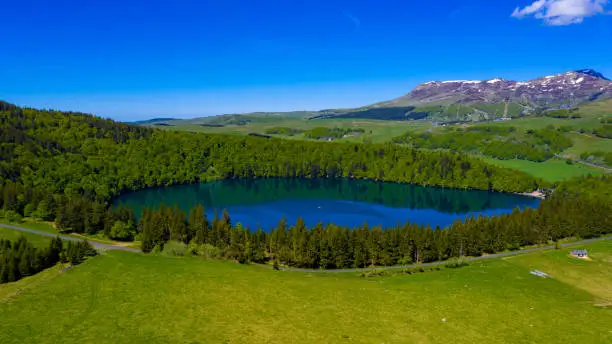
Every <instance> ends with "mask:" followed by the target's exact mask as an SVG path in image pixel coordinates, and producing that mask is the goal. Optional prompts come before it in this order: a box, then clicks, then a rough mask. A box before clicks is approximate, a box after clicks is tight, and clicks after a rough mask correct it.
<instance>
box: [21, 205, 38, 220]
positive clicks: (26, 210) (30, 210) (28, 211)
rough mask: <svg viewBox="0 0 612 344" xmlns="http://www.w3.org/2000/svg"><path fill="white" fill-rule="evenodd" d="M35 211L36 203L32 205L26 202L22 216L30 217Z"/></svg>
mask: <svg viewBox="0 0 612 344" xmlns="http://www.w3.org/2000/svg"><path fill="white" fill-rule="evenodd" d="M35 212H36V205H34V204H32V203H28V204H26V206H25V207H24V208H23V216H25V217H30V216H32V215H33V214H34V213H35Z"/></svg>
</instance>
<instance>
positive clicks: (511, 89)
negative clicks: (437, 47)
mask: <svg viewBox="0 0 612 344" xmlns="http://www.w3.org/2000/svg"><path fill="white" fill-rule="evenodd" d="M611 97H612V81H610V80H608V79H607V78H605V77H604V76H603V75H602V74H600V73H598V72H596V71H594V70H591V69H584V70H577V71H571V72H567V73H563V74H557V75H551V76H545V77H542V78H538V79H534V80H529V81H526V82H517V81H510V80H504V79H502V78H496V79H491V80H456V81H430V82H426V83H424V84H421V85H418V86H417V87H416V88H415V89H414V90H413V91H412V92H410V93H408V94H406V95H405V96H402V97H399V98H397V99H394V100H392V101H390V102H386V103H382V104H380V105H382V106H383V107H391V106H407V105H422V104H427V105H431V104H436V105H448V104H474V103H485V104H494V103H499V102H517V103H520V104H523V105H524V106H526V107H548V106H555V105H576V104H579V103H582V102H585V101H593V100H597V99H600V98H611Z"/></svg>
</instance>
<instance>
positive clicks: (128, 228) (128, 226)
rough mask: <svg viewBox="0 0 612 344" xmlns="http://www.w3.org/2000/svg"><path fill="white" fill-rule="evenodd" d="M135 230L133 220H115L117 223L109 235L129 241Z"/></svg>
mask: <svg viewBox="0 0 612 344" xmlns="http://www.w3.org/2000/svg"><path fill="white" fill-rule="evenodd" d="M133 232H134V224H132V221H128V223H125V222H123V221H115V224H114V225H113V227H112V228H111V230H110V235H109V237H110V238H111V239H114V240H120V241H129V240H131V239H132V234H133Z"/></svg>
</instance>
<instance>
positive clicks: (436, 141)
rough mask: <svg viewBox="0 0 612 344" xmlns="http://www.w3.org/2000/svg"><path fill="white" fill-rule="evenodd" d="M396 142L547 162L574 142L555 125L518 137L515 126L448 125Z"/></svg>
mask: <svg viewBox="0 0 612 344" xmlns="http://www.w3.org/2000/svg"><path fill="white" fill-rule="evenodd" d="M393 142H395V143H400V144H409V145H411V146H412V147H415V148H428V149H439V148H443V149H450V150H453V151H463V152H468V153H479V154H484V155H488V156H491V157H494V158H498V159H504V160H507V159H522V160H531V161H538V162H542V161H546V160H548V159H550V158H552V157H553V156H554V155H555V154H556V153H560V152H561V151H563V150H565V149H567V148H569V147H571V146H572V141H571V140H570V139H569V138H567V137H565V136H564V135H563V134H562V133H561V132H560V131H558V130H554V129H553V128H546V129H540V130H528V131H527V133H526V136H525V137H523V138H517V134H516V128H514V127H500V126H474V127H467V128H461V127H459V128H447V129H446V130H445V131H444V132H442V133H430V132H423V133H415V132H407V133H405V134H403V135H401V136H399V137H396V138H394V139H393Z"/></svg>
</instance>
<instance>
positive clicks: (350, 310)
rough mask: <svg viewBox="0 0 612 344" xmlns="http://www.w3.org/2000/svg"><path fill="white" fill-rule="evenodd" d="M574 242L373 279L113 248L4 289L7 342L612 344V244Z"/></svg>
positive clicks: (0, 292) (0, 334)
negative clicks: (576, 252)
mask: <svg viewBox="0 0 612 344" xmlns="http://www.w3.org/2000/svg"><path fill="white" fill-rule="evenodd" d="M579 248H585V249H588V251H589V254H590V256H591V257H592V259H593V261H577V260H576V259H573V258H570V257H569V256H568V252H569V250H570V249H569V248H565V249H561V250H555V251H548V252H543V253H533V254H528V255H524V256H517V257H513V258H507V259H492V260H488V261H480V262H473V263H471V264H470V266H467V267H463V268H459V269H449V268H445V267H441V270H440V271H434V272H429V271H427V270H426V271H427V272H426V273H417V274H412V275H408V274H403V275H397V276H388V277H370V278H361V277H359V274H358V273H338V274H321V273H300V272H282V271H273V270H271V269H264V268H261V267H258V266H245V265H239V264H234V263H231V262H218V261H207V260H204V259H202V258H197V257H195V258H190V257H163V256H151V255H148V256H145V255H138V254H133V253H125V252H107V253H105V254H104V255H101V256H98V257H95V258H93V259H90V260H89V261H87V262H85V263H84V264H82V265H80V266H78V267H75V268H73V269H70V270H68V271H66V272H65V273H62V272H61V271H60V269H55V268H53V269H49V270H46V271H45V272H43V273H41V274H39V275H36V276H33V277H29V278H26V279H24V280H21V281H19V282H16V283H13V284H8V285H2V286H0V312H1V314H2V315H3V317H2V319H3V321H2V323H1V324H0V342H2V343H4V344H9V343H25V342H28V343H29V342H32V343H41V344H42V343H58V342H61V343H67V344H68V343H90V342H91V343H93V342H95V343H127V342H129V343H148V344H153V343H170V342H173V343H253V342H259V343H383V342H384V343H405V342H409V343H431V344H433V343H450V342H452V343H479V342H483V343H484V342H486V343H558V342H559V341H562V342H568V343H570V342H571V343H574V342H575V343H584V344H586V343H593V344H595V343H607V342H610V341H611V340H612V334H611V333H610V332H609V325H610V323H611V322H612V314H611V312H610V309H609V308H606V307H601V306H604V305H605V304H606V303H609V302H610V300H611V299H612V294H611V293H610V289H609V288H606V286H609V285H610V283H612V263H611V262H612V260H611V259H612V256H611V254H610V252H612V244H611V241H600V242H596V243H591V244H587V245H583V246H579ZM531 269H539V270H542V271H544V272H546V273H548V274H550V275H551V276H553V278H552V279H545V278H540V277H537V276H533V275H531V274H529V271H530V270H531ZM16 290H17V291H16ZM595 305H599V307H597V306H595ZM561 338H562V340H561Z"/></svg>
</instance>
